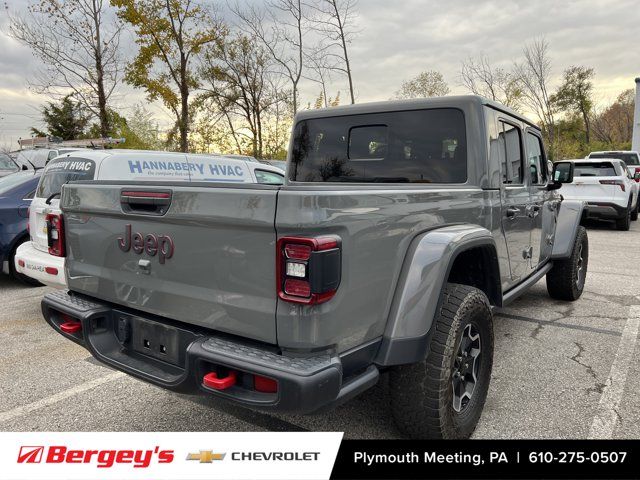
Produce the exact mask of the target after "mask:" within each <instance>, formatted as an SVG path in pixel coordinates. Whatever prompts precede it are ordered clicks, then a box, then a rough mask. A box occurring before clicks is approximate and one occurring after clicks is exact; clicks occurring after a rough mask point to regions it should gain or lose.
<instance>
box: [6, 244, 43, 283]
mask: <svg viewBox="0 0 640 480" xmlns="http://www.w3.org/2000/svg"><path fill="white" fill-rule="evenodd" d="M28 241H29V238H24V239H22V240H21V241H20V242H18V244H17V245H16V246H15V248H14V249H13V250H12V251H11V255H10V257H9V273H10V274H11V276H12V277H13V278H15V279H16V280H18V281H19V282H21V283H24V284H25V285H29V286H31V287H42V286H43V285H42V284H41V283H40V282H39V281H37V280H34V279H33V278H31V277H28V276H26V275H23V274H22V273H20V272H16V250H18V247H19V246H20V245H22V244H23V243H26V242H28Z"/></svg>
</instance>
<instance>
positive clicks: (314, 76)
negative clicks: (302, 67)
mask: <svg viewBox="0 0 640 480" xmlns="http://www.w3.org/2000/svg"><path fill="white" fill-rule="evenodd" d="M305 63H306V65H307V66H308V70H310V71H311V72H310V73H311V74H309V75H305V77H304V78H306V79H307V80H310V81H312V82H315V83H317V84H319V85H320V89H321V90H320V91H321V94H322V100H323V101H322V103H323V106H324V107H325V108H327V107H329V100H330V99H329V94H328V92H327V85H328V84H329V82H330V81H331V72H332V71H333V70H335V67H336V65H335V63H334V62H332V59H331V58H329V57H327V56H326V55H324V48H323V46H322V45H316V48H314V49H313V50H312V51H310V52H305ZM317 108H321V107H317Z"/></svg>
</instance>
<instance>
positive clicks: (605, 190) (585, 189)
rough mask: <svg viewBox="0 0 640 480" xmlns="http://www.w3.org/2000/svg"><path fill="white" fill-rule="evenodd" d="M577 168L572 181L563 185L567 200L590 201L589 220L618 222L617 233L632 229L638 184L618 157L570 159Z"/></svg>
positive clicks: (637, 205)
mask: <svg viewBox="0 0 640 480" xmlns="http://www.w3.org/2000/svg"><path fill="white" fill-rule="evenodd" d="M569 162H571V163H573V165H574V173H573V182H571V183H566V184H564V185H563V186H562V192H561V193H562V195H563V196H564V197H565V198H567V199H572V200H584V201H585V202H587V211H586V217H587V218H590V219H599V220H615V222H616V228H617V229H618V230H629V226H630V222H631V221H632V220H637V219H638V208H639V207H640V205H639V204H638V190H639V189H638V184H637V183H636V182H635V181H634V180H633V178H632V177H631V175H630V174H629V171H628V169H627V166H626V165H625V163H624V162H623V161H622V160H620V159H618V158H607V159H604V158H603V159H599V158H588V159H579V160H569Z"/></svg>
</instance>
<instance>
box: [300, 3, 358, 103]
mask: <svg viewBox="0 0 640 480" xmlns="http://www.w3.org/2000/svg"><path fill="white" fill-rule="evenodd" d="M309 5H310V7H311V9H312V10H313V11H314V12H315V15H314V18H313V23H314V25H315V27H314V28H315V30H316V31H318V32H319V33H320V34H322V35H323V36H324V37H325V38H326V42H322V45H323V47H322V49H321V50H320V53H321V54H322V55H324V56H326V57H327V58H328V59H334V60H335V63H333V62H332V63H333V66H332V69H333V70H335V71H338V72H341V73H343V74H344V75H346V77H347V79H348V81H349V95H350V97H351V103H352V104H353V103H355V102H356V100H355V94H354V87H353V74H352V69H351V62H350V60H349V44H350V43H351V41H352V40H353V37H354V35H355V34H356V33H357V31H356V30H355V25H354V22H355V16H356V12H355V7H356V6H357V0H313V1H312V3H310V4H309Z"/></svg>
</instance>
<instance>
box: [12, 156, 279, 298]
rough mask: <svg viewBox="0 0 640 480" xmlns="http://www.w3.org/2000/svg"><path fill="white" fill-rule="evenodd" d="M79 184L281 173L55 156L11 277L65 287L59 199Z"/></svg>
mask: <svg viewBox="0 0 640 480" xmlns="http://www.w3.org/2000/svg"><path fill="white" fill-rule="evenodd" d="M83 180H84V181H86V180H125V181H129V182H130V183H131V184H132V185H136V184H138V183H139V182H144V181H145V180H147V181H148V180H154V181H158V180H161V181H166V182H178V183H184V182H185V181H190V182H223V183H227V182H235V183H262V184H270V185H282V183H283V182H284V173H283V172H282V170H280V169H279V168H276V167H272V166H270V165H264V164H261V163H255V162H250V161H244V160H235V159H231V158H224V157H221V156H212V155H190V154H184V153H169V152H153V151H142V150H140V151H136V150H81V151H80V150H79V151H75V152H72V153H68V154H65V155H62V156H60V157H56V158H54V159H52V160H51V161H49V163H48V164H47V166H46V168H45V170H44V172H43V174H42V176H41V177H40V181H39V183H38V188H37V189H36V193H35V196H34V198H33V201H32V202H31V208H30V211H29V233H30V235H31V241H29V242H25V243H23V244H22V245H21V246H20V247H18V249H17V251H16V255H15V268H16V271H17V272H19V273H22V274H24V275H27V276H29V277H31V278H33V279H35V280H37V281H39V282H41V283H44V284H45V285H49V286H52V287H57V288H66V286H67V279H66V274H65V245H64V234H63V233H64V219H63V215H62V212H61V210H60V207H59V204H60V194H61V191H62V186H63V185H64V184H65V183H67V182H72V181H83ZM134 193H135V192H134ZM148 200H149V199H148ZM151 201H154V200H153V199H151Z"/></svg>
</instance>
